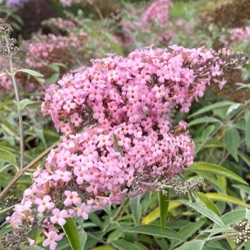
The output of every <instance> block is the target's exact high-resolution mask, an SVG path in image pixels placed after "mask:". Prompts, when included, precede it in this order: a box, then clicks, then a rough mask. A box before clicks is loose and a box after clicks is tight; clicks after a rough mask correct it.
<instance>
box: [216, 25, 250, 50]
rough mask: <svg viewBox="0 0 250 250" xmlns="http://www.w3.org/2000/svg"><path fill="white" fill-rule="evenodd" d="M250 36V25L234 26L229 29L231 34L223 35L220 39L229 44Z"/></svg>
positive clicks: (225, 44)
mask: <svg viewBox="0 0 250 250" xmlns="http://www.w3.org/2000/svg"><path fill="white" fill-rule="evenodd" d="M249 38H250V26H246V27H242V28H233V29H230V30H229V36H226V35H224V36H221V38H220V41H221V42H222V43H223V44H224V46H227V45H229V44H233V43H238V42H241V41H243V40H247V39H249Z"/></svg>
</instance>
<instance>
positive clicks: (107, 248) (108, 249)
mask: <svg viewBox="0 0 250 250" xmlns="http://www.w3.org/2000/svg"><path fill="white" fill-rule="evenodd" d="M92 250H115V249H114V248H113V247H110V246H99V247H95V248H92Z"/></svg>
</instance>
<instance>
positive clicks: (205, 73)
mask: <svg viewBox="0 0 250 250" xmlns="http://www.w3.org/2000/svg"><path fill="white" fill-rule="evenodd" d="M244 60H245V58H244V57H243V56H235V55H233V54H232V53H231V52H230V51H227V50H222V51H220V52H218V53H216V52H215V51H213V50H207V49H205V48H199V49H185V48H182V47H177V46H172V47H171V48H170V49H169V50H167V49H153V48H152V47H149V48H146V49H143V50H136V51H134V52H132V53H131V54H129V56H128V57H127V58H123V57H120V56H115V55H110V56H108V57H107V58H104V59H98V60H93V61H92V63H93V65H92V66H91V67H87V68H80V69H78V70H76V71H74V72H71V73H69V74H67V75H65V76H64V77H63V78H62V79H61V80H60V81H59V82H58V84H56V85H51V87H50V88H49V89H48V90H47V93H46V96H45V102H44V103H43V106H42V111H43V114H44V115H47V114H49V115H50V116H51V117H52V119H53V122H54V123H55V126H56V128H57V130H58V131H61V132H62V133H63V135H62V136H61V143H60V144H59V145H58V147H57V148H56V149H54V150H52V151H51V152H50V154H49V155H48V157H47V160H46V163H45V166H44V167H43V168H42V167H41V168H39V169H38V170H37V171H36V172H35V174H34V181H33V185H32V186H31V187H30V188H28V189H27V190H26V191H25V192H24V197H23V200H22V202H21V204H19V205H17V206H16V207H15V209H14V213H13V214H12V216H11V217H9V218H8V220H9V221H10V222H11V224H12V225H13V227H14V228H16V229H17V230H18V229H19V228H21V227H22V225H24V224H27V221H28V222H29V223H30V224H31V225H32V226H31V228H34V227H35V226H39V227H40V228H42V233H43V234H44V235H45V236H46V239H45V240H44V242H43V246H49V247H50V249H52V250H53V249H55V248H56V245H57V242H58V241H60V240H61V239H62V237H63V236H62V234H61V233H60V231H59V229H58V227H57V226H58V225H60V226H63V225H64V224H65V222H66V219H67V218H69V217H70V218H74V217H76V216H81V217H83V219H84V220H87V219H88V214H89V213H90V212H91V211H95V210H99V209H102V208H103V206H105V205H112V204H119V203H121V201H122V200H124V198H125V197H127V196H128V195H136V194H138V193H144V192H145V191H146V190H147V189H149V188H150V187H151V188H152V186H150V183H155V182H156V181H157V180H163V179H164V180H166V181H170V180H171V179H172V178H173V177H174V176H175V175H176V174H177V173H180V172H183V171H184V170H185V169H186V168H187V167H188V166H189V165H191V164H192V162H193V156H194V143H193V141H192V140H191V138H190V137H189V134H188V132H187V131H186V128H187V126H186V123H185V122H183V121H181V122H180V123H179V124H178V125H177V126H175V127H173V126H172V125H171V120H170V118H169V112H170V110H172V109H177V108H180V111H181V112H188V111H189V108H190V105H191V102H192V100H194V99H195V100H197V99H198V98H199V97H201V96H203V94H204V91H205V88H206V85H208V84H209V83H210V82H215V83H218V84H219V85H220V86H221V87H222V86H223V85H224V84H225V80H224V79H223V73H224V71H227V70H230V69H232V68H234V67H235V66H236V65H237V64H238V63H240V62H241V63H244V62H245V61H244Z"/></svg>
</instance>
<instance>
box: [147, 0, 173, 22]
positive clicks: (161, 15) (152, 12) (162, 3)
mask: <svg viewBox="0 0 250 250" xmlns="http://www.w3.org/2000/svg"><path fill="white" fill-rule="evenodd" d="M171 5H172V1H171V0H155V1H153V2H152V4H151V5H150V6H149V7H148V9H147V10H146V11H145V13H144V14H143V16H142V20H143V23H144V25H145V26H148V25H149V23H150V22H152V21H155V20H156V21H157V22H158V24H160V25H164V24H166V23H167V22H168V9H169V7H170V6H171Z"/></svg>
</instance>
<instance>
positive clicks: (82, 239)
mask: <svg viewBox="0 0 250 250" xmlns="http://www.w3.org/2000/svg"><path fill="white" fill-rule="evenodd" d="M79 238H80V244H81V248H82V249H84V247H85V244H86V242H87V238H88V235H87V233H86V232H85V231H84V230H83V229H81V230H80V232H79Z"/></svg>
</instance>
